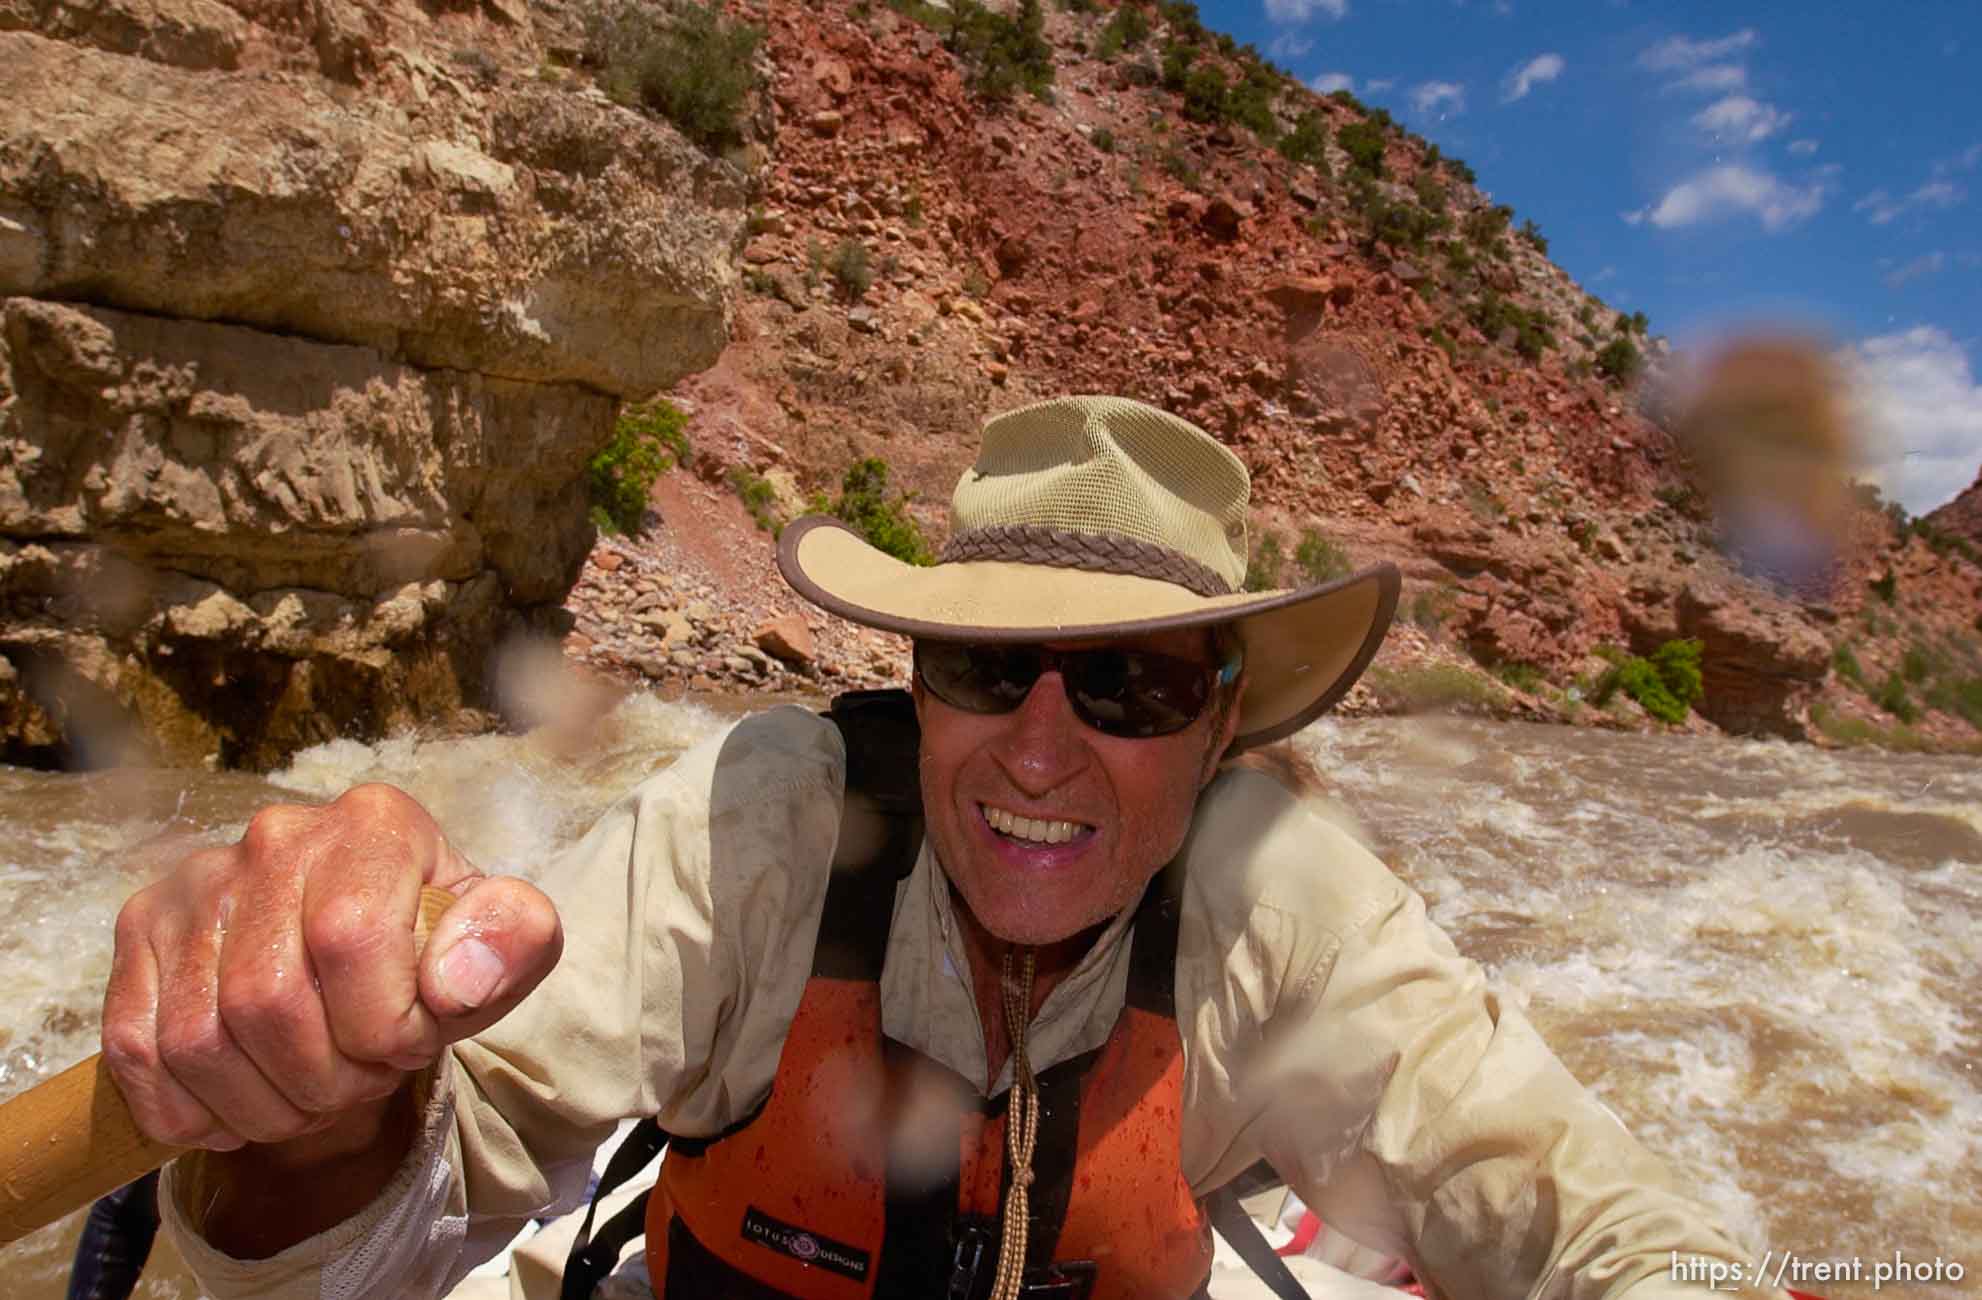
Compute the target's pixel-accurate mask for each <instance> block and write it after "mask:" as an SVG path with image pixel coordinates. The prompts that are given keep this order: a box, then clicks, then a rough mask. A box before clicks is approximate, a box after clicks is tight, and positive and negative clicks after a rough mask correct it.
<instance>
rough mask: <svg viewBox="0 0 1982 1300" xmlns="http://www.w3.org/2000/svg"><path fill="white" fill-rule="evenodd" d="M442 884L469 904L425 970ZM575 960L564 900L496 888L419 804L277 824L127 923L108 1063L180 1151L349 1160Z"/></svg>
mask: <svg viewBox="0 0 1982 1300" xmlns="http://www.w3.org/2000/svg"><path fill="white" fill-rule="evenodd" d="M424 885H433V886H436V887H439V888H442V889H446V890H448V891H449V892H451V893H453V894H455V895H456V896H457V899H456V902H455V903H454V905H453V906H452V907H450V908H448V910H447V911H446V913H445V914H444V915H443V916H442V917H441V918H440V920H439V922H438V923H437V924H436V925H435V926H434V928H433V932H432V933H431V934H430V935H429V936H428V940H427V944H426V948H425V950H424V952H419V953H416V948H415V942H414V935H413V923H414V918H415V915H416V912H417V909H418V905H419V895H420V890H421V888H422V886H424ZM562 948H563V933H562V930H561V928H560V926H559V923H558V917H557V912H556V909H555V908H554V907H552V905H551V902H550V900H549V899H548V898H546V897H545V896H544V895H543V894H542V893H541V892H540V891H538V890H537V889H536V888H535V887H534V886H531V885H529V884H526V883H525V882H523V881H521V880H515V879H510V878H504V877H490V876H484V875H482V874H481V873H480V872H479V871H477V870H476V869H475V867H474V865H473V864H471V863H470V862H469V861H468V860H467V859H465V858H463V857H462V856H461V855H460V854H458V853H456V852H455V851H454V850H453V848H452V847H451V846H450V845H449V844H448V842H447V839H446V837H445V836H444V835H442V834H441V831H440V828H439V826H438V825H436V824H435V823H434V821H433V819H432V817H430V816H429V815H428V814H427V812H426V810H425V809H423V808H422V807H421V806H420V805H419V804H418V803H417V802H415V801H414V800H413V799H412V798H410V797H409V796H407V795H406V794H404V793H403V792H401V791H399V790H396V789H394V788H392V787H390V786H384V785H371V786H360V787H358V788H356V789H353V790H351V791H349V792H347V793H346V794H345V795H343V796H342V797H341V798H339V799H338V800H337V801H336V802H334V803H331V804H328V805H325V806H323V807H316V808H309V807H296V806H287V805H279V806H275V807H271V808H266V809H264V810H262V811H261V812H260V813H257V814H256V815H255V817H254V819H253V820H252V821H251V822H249V824H248V829H247V832H246V833H245V834H244V835H243V836H242V837H241V839H240V841H239V842H238V843H235V844H230V845H226V846H224V847H220V848H212V849H205V850H202V851H200V852H198V853H195V854H193V855H192V856H191V857H189V858H187V859H186V860H185V861H184V862H182V863H181V864H180V865H179V867H178V868H177V869H176V870H175V871H173V872H172V873H171V874H170V875H168V876H166V877H165V878H163V879H161V880H160V881H158V882H157V883H156V884H153V885H152V886H150V887H149V888H147V889H145V890H142V891H141V892H139V893H138V894H136V895H135V896H133V897H132V898H131V899H130V901H129V902H127V903H126V904H125V905H124V908H123V910H122V911H121V912H120V913H119V914H118V917H117V931H116V955H115V958H114V959H113V962H112V966H111V975H110V985H109V989H108V991H107V993H106V994H105V997H104V1009H103V1051H104V1057H105V1059H106V1060H107V1061H108V1062H109V1065H110V1068H111V1071H112V1073H113V1074H114V1076H115V1077H116V1080H117V1084H118V1087H119V1089H120V1090H121V1091H122V1092H123V1094H124V1097H125V1099H126V1100H127V1101H128V1102H129V1103H130V1107H131V1112H132V1114H133V1115H134V1116H135V1117H136V1119H137V1121H138V1124H139V1126H140V1127H141V1128H143V1129H144V1130H145V1131H146V1132H147V1133H149V1134H150V1135H151V1136H153V1137H155V1138H158V1139H160V1140H162V1141H165V1142H170V1143H172V1144H174V1145H177V1146H196V1147H206V1148H209V1149H212V1150H220V1151H227V1150H233V1149H236V1148H238V1147H241V1146H243V1145H244V1144H248V1143H255V1144H270V1143H293V1144H295V1145H296V1146H297V1147H298V1148H299V1149H301V1151H305V1152H306V1151H308V1150H309V1149H310V1148H311V1147H313V1146H319V1145H325V1144H328V1145H327V1146H326V1150H336V1149H338V1148H348V1146H349V1145H350V1144H351V1143H353V1142H362V1141H364V1140H366V1139H365V1133H364V1131H363V1130H364V1129H365V1126H366V1125H368V1124H369V1125H371V1126H373V1127H376V1125H377V1124H378V1123H379V1122H380V1117H381V1116H382V1115H383V1113H384V1110H385V1106H386V1103H387V1101H388V1100H389V1099H390V1098H392V1097H393V1096H394V1095H395V1094H396V1093H398V1092H399V1090H400V1089H401V1087H402V1086H403V1085H404V1083H405V1081H406V1079H407V1078H408V1076H409V1075H410V1074H412V1073H413V1072H415V1071H418V1070H420V1069H422V1068H424V1067H426V1066H427V1065H429V1064H430V1063H432V1062H433V1061H434V1059H435V1058H436V1057H438V1056H439V1054H440V1052H441V1050H442V1049H443V1048H444V1047H445V1046H446V1045H447V1044H448V1043H450V1042H453V1041H455V1040H457V1039H460V1038H465V1037H467V1036H468V1035H470V1034H473V1033H476V1032H477V1031H479V1030H481V1029H484V1028H486V1027H487V1026H489V1025H491V1024H494V1023H495V1022H496V1021H497V1020H500V1019H501V1018H502V1017H503V1016H504V1015H505V1014H507V1013H508V1012H509V1011H510V1010H511V1009H512V1008H513V1007H515V1006H516V1004H517V1003H518V1002H520V1001H521V1000H522V999H523V998H524V996H526V995H527V994H528V993H529V992H530V990H531V989H533V988H535V987H536V986H537V984H538V983H539V982H540V981H541V980H542V979H543V978H544V976H545V975H547V974H549V973H550V970H551V967H552V966H554V965H555V964H556V963H557V959H558V955H559V953H560V952H561V951H562ZM340 1131H341V1133H342V1139H343V1140H341V1141H340V1140H339V1134H340Z"/></svg>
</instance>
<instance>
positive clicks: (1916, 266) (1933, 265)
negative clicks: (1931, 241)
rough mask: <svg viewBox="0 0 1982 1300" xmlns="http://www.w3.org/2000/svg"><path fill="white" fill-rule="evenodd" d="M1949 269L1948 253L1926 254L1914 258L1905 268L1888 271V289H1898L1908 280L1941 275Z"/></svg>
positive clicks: (1886, 276) (1886, 277) (1886, 278)
mask: <svg viewBox="0 0 1982 1300" xmlns="http://www.w3.org/2000/svg"><path fill="white" fill-rule="evenodd" d="M1947 269H1948V255H1947V254H1946V253H1939V252H1936V253H1926V254H1923V255H1922V256H1920V257H1916V258H1914V259H1913V260H1912V261H1911V262H1908V263H1907V264H1906V265H1905V266H1902V267H1899V268H1897V269H1896V270H1892V271H1888V272H1887V273H1886V275H1885V281H1886V287H1887V288H1889V289H1897V288H1899V287H1900V286H1901V285H1903V284H1905V283H1906V282H1907V281H1908V280H1918V279H1919V278H1920V277H1922V276H1924V275H1939V274H1940V273H1941V272H1943V271H1945V270H1947Z"/></svg>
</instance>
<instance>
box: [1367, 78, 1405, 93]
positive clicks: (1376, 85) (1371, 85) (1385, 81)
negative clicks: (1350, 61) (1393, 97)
mask: <svg viewBox="0 0 1982 1300" xmlns="http://www.w3.org/2000/svg"><path fill="white" fill-rule="evenodd" d="M1396 84H1397V78H1395V77H1375V78H1372V79H1371V80H1369V81H1366V82H1364V83H1363V89H1364V90H1366V91H1368V92H1369V93H1370V94H1372V95H1381V94H1382V93H1383V92H1384V91H1386V90H1389V89H1390V88H1391V87H1392V86H1394V85H1396Z"/></svg>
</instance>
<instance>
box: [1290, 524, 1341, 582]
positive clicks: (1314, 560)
mask: <svg viewBox="0 0 1982 1300" xmlns="http://www.w3.org/2000/svg"><path fill="white" fill-rule="evenodd" d="M1294 563H1296V564H1298V565H1300V566H1301V572H1302V573H1305V574H1306V575H1307V578H1308V581H1309V582H1329V581H1332V580H1334V579H1336V578H1346V577H1347V576H1348V575H1349V574H1350V573H1351V572H1352V571H1353V570H1354V569H1355V567H1356V566H1355V564H1354V563H1353V562H1351V560H1350V559H1349V552H1348V551H1346V550H1344V549H1343V548H1342V547H1341V546H1340V545H1339V544H1337V543H1335V542H1331V541H1329V540H1328V539H1327V538H1326V537H1323V536H1322V535H1321V534H1320V533H1318V532H1316V531H1315V530H1314V529H1312V528H1307V529H1303V530H1302V531H1301V544H1300V545H1299V546H1297V547H1295V548H1294Z"/></svg>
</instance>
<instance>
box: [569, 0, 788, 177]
mask: <svg viewBox="0 0 1982 1300" xmlns="http://www.w3.org/2000/svg"><path fill="white" fill-rule="evenodd" d="M763 39H764V33H763V30H762V29H761V28H757V27H752V26H751V25H749V24H748V23H740V22H732V21H731V20H729V19H728V18H725V17H724V16H723V13H722V10H721V8H720V7H719V6H717V5H716V4H714V3H711V4H708V5H699V4H692V3H691V4H684V5H682V6H681V7H680V8H679V9H677V10H675V12H674V13H673V14H672V15H671V16H670V15H667V14H665V13H664V12H663V11H662V10H661V9H660V8H659V7H658V6H656V5H653V4H648V3H641V0H624V2H622V3H614V0H603V2H602V3H599V4H596V5H594V6H593V7H592V9H591V10H590V11H589V12H588V13H587V14H586V16H585V47H586V49H585V53H586V61H587V62H589V63H591V64H592V65H593V66H595V67H597V68H598V69H599V80H600V83H601V84H602V85H603V86H604V88H605V91H606V93H607V94H608V95H611V96H612V97H613V98H614V99H615V100H617V101H619V102H620V103H622V104H627V105H630V106H637V107H641V108H645V109H647V110H649V111H650V112H654V113H658V114H659V115H660V116H662V117H664V118H666V119H667V120H668V121H670V122H672V123H674V125H675V127H676V128H677V129H678V130H679V131H680V132H681V133H682V134H683V135H685V136H687V137H688V138H689V139H691V140H693V141H694V142H695V143H697V144H699V145H701V146H702V147H703V148H704V149H708V150H711V151H716V150H722V149H727V148H729V147H731V146H733V145H736V144H740V143H741V142H742V140H743V132H742V128H741V125H740V123H741V122H742V119H743V114H744V106H745V103H746V101H747V100H748V99H749V97H750V94H751V92H752V91H753V90H755V89H756V88H757V70H756V64H755V61H756V57H757V46H758V45H759V44H760V43H761V42H762V41H763Z"/></svg>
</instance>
